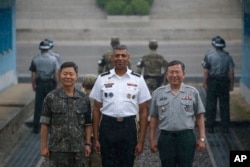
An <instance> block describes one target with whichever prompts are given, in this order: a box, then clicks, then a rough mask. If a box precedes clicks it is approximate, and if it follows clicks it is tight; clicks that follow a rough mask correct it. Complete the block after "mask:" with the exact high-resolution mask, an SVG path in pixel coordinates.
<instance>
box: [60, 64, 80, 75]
mask: <svg viewBox="0 0 250 167" xmlns="http://www.w3.org/2000/svg"><path fill="white" fill-rule="evenodd" d="M67 67H73V68H74V69H75V72H76V73H78V66H77V65H76V63H74V62H64V63H63V64H62V65H61V68H60V70H61V71H62V70H63V69H64V68H67Z"/></svg>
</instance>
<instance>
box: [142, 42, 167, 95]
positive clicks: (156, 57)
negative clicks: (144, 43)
mask: <svg viewBox="0 0 250 167" xmlns="http://www.w3.org/2000/svg"><path fill="white" fill-rule="evenodd" d="M157 48H158V43H157V41H156V40H150V41H149V49H150V53H149V54H146V55H144V56H143V57H142V58H141V59H140V60H139V62H138V63H137V72H138V73H139V74H142V75H143V76H144V79H145V81H146V83H147V86H148V88H149V90H150V93H152V92H153V91H154V90H155V89H156V88H157V87H159V86H161V85H162V83H163V80H164V78H165V70H166V66H167V64H168V62H167V61H166V60H165V59H164V57H163V56H162V55H160V54H158V53H157V51H156V50H157Z"/></svg>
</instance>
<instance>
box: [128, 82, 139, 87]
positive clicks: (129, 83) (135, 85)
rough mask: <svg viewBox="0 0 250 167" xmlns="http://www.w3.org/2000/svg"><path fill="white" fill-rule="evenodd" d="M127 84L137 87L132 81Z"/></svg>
mask: <svg viewBox="0 0 250 167" xmlns="http://www.w3.org/2000/svg"><path fill="white" fill-rule="evenodd" d="M127 85H128V86H134V87H137V86H138V85H137V84H134V83H127Z"/></svg>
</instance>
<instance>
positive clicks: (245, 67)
mask: <svg viewBox="0 0 250 167" xmlns="http://www.w3.org/2000/svg"><path fill="white" fill-rule="evenodd" d="M242 9H243V10H242V16H243V31H242V62H241V64H242V66H241V82H240V89H241V94H242V96H243V97H245V99H246V100H247V102H248V103H250V0H242Z"/></svg>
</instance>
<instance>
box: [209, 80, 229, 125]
mask: <svg viewBox="0 0 250 167" xmlns="http://www.w3.org/2000/svg"><path fill="white" fill-rule="evenodd" d="M207 86H208V89H207V97H206V113H205V116H206V127H208V128H211V127H214V123H215V119H216V112H217V101H218V100H219V106H220V107H219V108H220V118H221V124H222V126H223V127H225V128H228V127H229V123H230V113H229V110H230V106H229V101H230V97H229V91H230V90H229V86H230V80H229V78H227V77H223V78H208V80H207Z"/></svg>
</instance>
